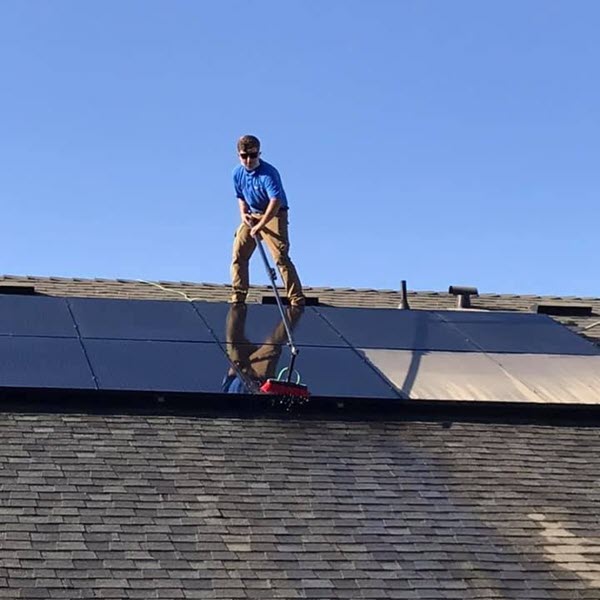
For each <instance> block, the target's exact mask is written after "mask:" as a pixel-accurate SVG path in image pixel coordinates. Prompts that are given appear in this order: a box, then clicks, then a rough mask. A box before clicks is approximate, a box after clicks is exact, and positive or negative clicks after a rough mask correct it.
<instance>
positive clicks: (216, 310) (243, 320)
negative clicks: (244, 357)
mask: <svg viewBox="0 0 600 600" xmlns="http://www.w3.org/2000/svg"><path fill="white" fill-rule="evenodd" d="M194 306H195V307H196V308H197V310H198V312H199V313H200V314H201V315H202V317H203V318H204V319H205V320H206V322H207V323H208V325H209V327H210V328H211V329H212V331H213V332H214V334H215V335H216V337H217V339H218V340H219V341H220V342H227V341H229V342H240V343H243V342H248V343H252V344H265V343H270V344H284V343H285V342H286V338H285V331H283V335H279V333H280V332H279V331H278V329H279V330H281V329H282V328H281V325H282V322H281V316H280V314H279V311H278V309H277V306H273V305H265V304H248V305H235V304H230V305H228V304H224V303H221V302H194ZM286 311H287V315H288V319H289V321H290V322H291V324H292V328H293V333H294V341H295V342H296V344H298V345H306V346H341V347H348V344H346V343H345V342H344V340H342V339H341V338H340V336H339V334H337V333H336V332H335V331H334V330H333V329H332V328H331V327H330V326H329V325H328V324H327V322H326V321H325V320H324V319H322V318H321V317H320V316H319V315H318V313H317V312H316V311H315V310H314V309H313V308H312V307H307V308H305V309H304V310H302V309H297V308H296V309H294V308H293V307H287V308H286Z"/></svg>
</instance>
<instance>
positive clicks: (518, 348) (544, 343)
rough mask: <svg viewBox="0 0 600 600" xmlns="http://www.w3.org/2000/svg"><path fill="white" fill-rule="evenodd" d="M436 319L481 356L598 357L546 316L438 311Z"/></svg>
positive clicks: (589, 348)
mask: <svg viewBox="0 0 600 600" xmlns="http://www.w3.org/2000/svg"><path fill="white" fill-rule="evenodd" d="M438 315H439V316H440V318H441V319H442V320H443V321H444V322H445V323H448V324H451V325H453V326H454V327H455V328H456V330H457V331H459V332H461V333H462V334H464V336H465V337H466V338H468V339H469V340H470V341H471V342H472V343H473V344H474V346H475V347H476V349H477V350H479V351H481V350H483V351H484V352H517V353H522V354H540V353H541V354H579V355H594V354H600V352H599V351H598V349H597V348H596V347H595V346H594V345H593V344H592V343H591V342H588V341H586V340H584V339H583V338H580V337H579V336H578V335H577V334H575V333H573V332H572V331H570V330H569V329H567V328H566V327H563V326H562V325H560V324H558V323H557V322H556V321H554V320H552V319H551V318H550V317H548V316H546V315H538V314H523V313H508V312H492V313H488V312H486V313H482V312H458V311H440V312H439V313H438Z"/></svg>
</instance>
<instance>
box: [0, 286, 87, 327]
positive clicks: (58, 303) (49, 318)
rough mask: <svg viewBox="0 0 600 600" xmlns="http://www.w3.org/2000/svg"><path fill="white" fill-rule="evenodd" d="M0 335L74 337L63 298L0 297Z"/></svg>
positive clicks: (71, 319) (73, 324)
mask: <svg viewBox="0 0 600 600" xmlns="http://www.w3.org/2000/svg"><path fill="white" fill-rule="evenodd" d="M0 335H41V336H52V337H77V330H76V329H75V323H74V322H73V318H72V317H71V313H70V312H69V308H68V306H67V301H66V300H65V299H64V298H47V297H44V296H4V295H0Z"/></svg>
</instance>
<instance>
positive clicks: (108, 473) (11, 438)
mask: <svg viewBox="0 0 600 600" xmlns="http://www.w3.org/2000/svg"><path fill="white" fill-rule="evenodd" d="M0 431H1V436H0V462H1V464H2V469H1V470H0V482H1V483H0V485H1V490H2V495H1V498H2V511H0V522H1V523H2V525H1V533H0V541H1V544H0V561H1V566H0V597H7V596H8V597H22V598H70V597H73V598H108V597H110V598H261V599H262V598H323V599H326V598H327V599H328V598H352V599H354V598H373V599H375V598H396V599H400V598H406V599H437V598H456V599H457V600H458V599H470V598H481V599H483V598H485V599H489V598H514V599H519V600H521V599H524V598H539V599H541V598H556V599H558V598H562V599H565V600H567V599H569V600H575V599H579V598H587V599H591V598H599V597H600V573H599V571H598V565H599V561H600V520H599V516H598V515H599V511H598V508H599V507H600V488H599V487H598V475H599V473H600V438H599V436H598V434H597V429H595V428H586V427H581V426H579V427H577V426H563V427H544V426H538V425H531V424H530V425H520V426H515V425H510V424H489V423H488V424H485V423H480V424H477V423H460V422H455V423H452V424H444V423H438V422H398V421H389V422H381V421H379V422H378V421H364V422H355V421H354V422H344V421H319V420H317V421H301V420H288V419H272V420H264V419H254V420H238V419H207V418H192V417H172V416H171V417H170V416H153V417H150V416H134V415H133V416H117V415H114V416H99V415H96V416H90V415H76V414H75V415H41V414H38V415H23V414H14V413H13V414H5V415H3V418H2V419H1V421H0Z"/></svg>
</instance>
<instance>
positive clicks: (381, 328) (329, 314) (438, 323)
mask: <svg viewBox="0 0 600 600" xmlns="http://www.w3.org/2000/svg"><path fill="white" fill-rule="evenodd" d="M317 310H318V311H319V312H320V313H321V314H322V315H323V316H324V317H325V319H327V321H328V322H330V323H331V325H332V326H333V327H334V328H335V329H336V330H337V331H339V333H340V334H341V335H342V336H343V337H344V338H345V339H346V340H347V341H348V342H349V343H350V344H351V345H352V346H354V347H355V348H401V349H412V350H451V351H454V352H460V351H468V350H476V348H475V347H474V346H473V345H472V344H470V343H469V342H468V340H466V339H465V336H464V335H463V334H461V333H460V332H458V331H457V330H456V329H455V328H453V327H450V326H448V325H447V324H445V323H444V322H443V321H442V320H441V319H440V318H439V316H438V315H437V314H436V313H435V312H433V311H424V310H397V309H394V308H390V309H385V308H332V307H319V308H318V309H317Z"/></svg>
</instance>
